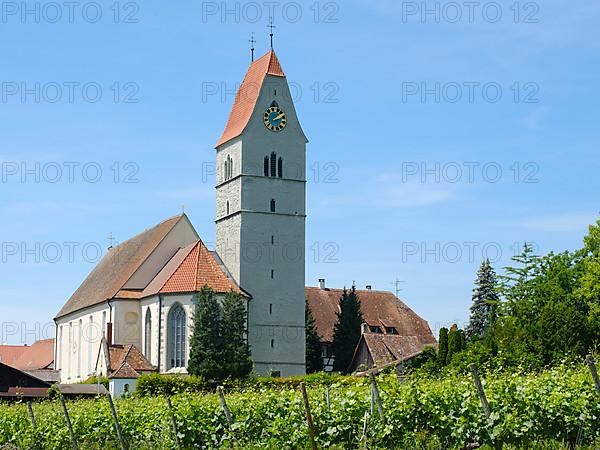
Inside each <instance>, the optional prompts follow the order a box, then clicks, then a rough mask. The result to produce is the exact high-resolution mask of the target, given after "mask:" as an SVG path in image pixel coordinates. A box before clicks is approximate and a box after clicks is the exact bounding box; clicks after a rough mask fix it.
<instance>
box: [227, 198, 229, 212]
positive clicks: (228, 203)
mask: <svg viewBox="0 0 600 450" xmlns="http://www.w3.org/2000/svg"><path fill="white" fill-rule="evenodd" d="M227 214H228V215H229V200H227Z"/></svg>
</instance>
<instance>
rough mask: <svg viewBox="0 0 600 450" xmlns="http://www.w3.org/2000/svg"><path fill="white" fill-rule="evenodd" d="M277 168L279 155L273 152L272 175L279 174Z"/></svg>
mask: <svg viewBox="0 0 600 450" xmlns="http://www.w3.org/2000/svg"><path fill="white" fill-rule="evenodd" d="M276 170H277V155H276V154H275V152H273V153H271V176H272V177H276V176H277V174H276V173H275V171H276Z"/></svg>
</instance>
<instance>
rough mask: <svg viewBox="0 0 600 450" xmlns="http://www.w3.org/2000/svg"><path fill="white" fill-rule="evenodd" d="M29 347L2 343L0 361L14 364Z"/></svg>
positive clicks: (10, 364)
mask: <svg viewBox="0 0 600 450" xmlns="http://www.w3.org/2000/svg"><path fill="white" fill-rule="evenodd" d="M28 349H29V347H27V346H26V345H0V363H3V364H6V365H9V366H12V365H13V363H14V361H16V360H17V359H19V357H20V356H21V355H22V354H23V353H25V352H26V351H27V350H28Z"/></svg>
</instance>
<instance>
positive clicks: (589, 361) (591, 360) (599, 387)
mask: <svg viewBox="0 0 600 450" xmlns="http://www.w3.org/2000/svg"><path fill="white" fill-rule="evenodd" d="M585 361H586V362H587V365H588V367H589V368H590V372H591V373H592V378H593V379H594V384H595V385H596V391H598V394H600V378H598V370H597V369H596V361H594V357H593V356H592V355H587V356H586V357H585Z"/></svg>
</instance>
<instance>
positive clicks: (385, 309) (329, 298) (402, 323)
mask: <svg viewBox="0 0 600 450" xmlns="http://www.w3.org/2000/svg"><path fill="white" fill-rule="evenodd" d="M304 292H305V295H306V298H307V300H308V304H309V306H310V309H311V312H312V314H313V317H314V318H315V324H316V329H317V334H318V335H319V337H320V338H321V340H322V341H323V342H326V343H328V342H332V341H333V329H334V327H335V324H336V322H337V313H338V311H339V301H340V298H341V296H342V294H343V292H344V290H343V289H329V288H319V287H306V288H305V290H304ZM356 294H357V296H358V299H359V301H360V308H361V311H362V315H363V320H364V321H365V322H366V323H368V324H369V325H371V326H382V327H386V326H387V327H394V328H395V329H396V331H397V333H398V335H399V336H416V337H417V338H418V339H419V340H420V342H421V343H422V344H435V343H436V340H435V338H434V337H433V334H432V333H431V329H430V328H429V325H428V324H427V321H426V320H424V319H422V318H421V317H419V316H418V315H417V314H416V313H415V312H414V311H413V310H412V309H410V308H409V307H408V306H407V305H406V304H405V303H404V302H403V301H402V300H400V299H399V298H397V297H396V296H395V295H394V294H393V293H391V292H387V291H375V290H369V289H367V290H357V291H356Z"/></svg>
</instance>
